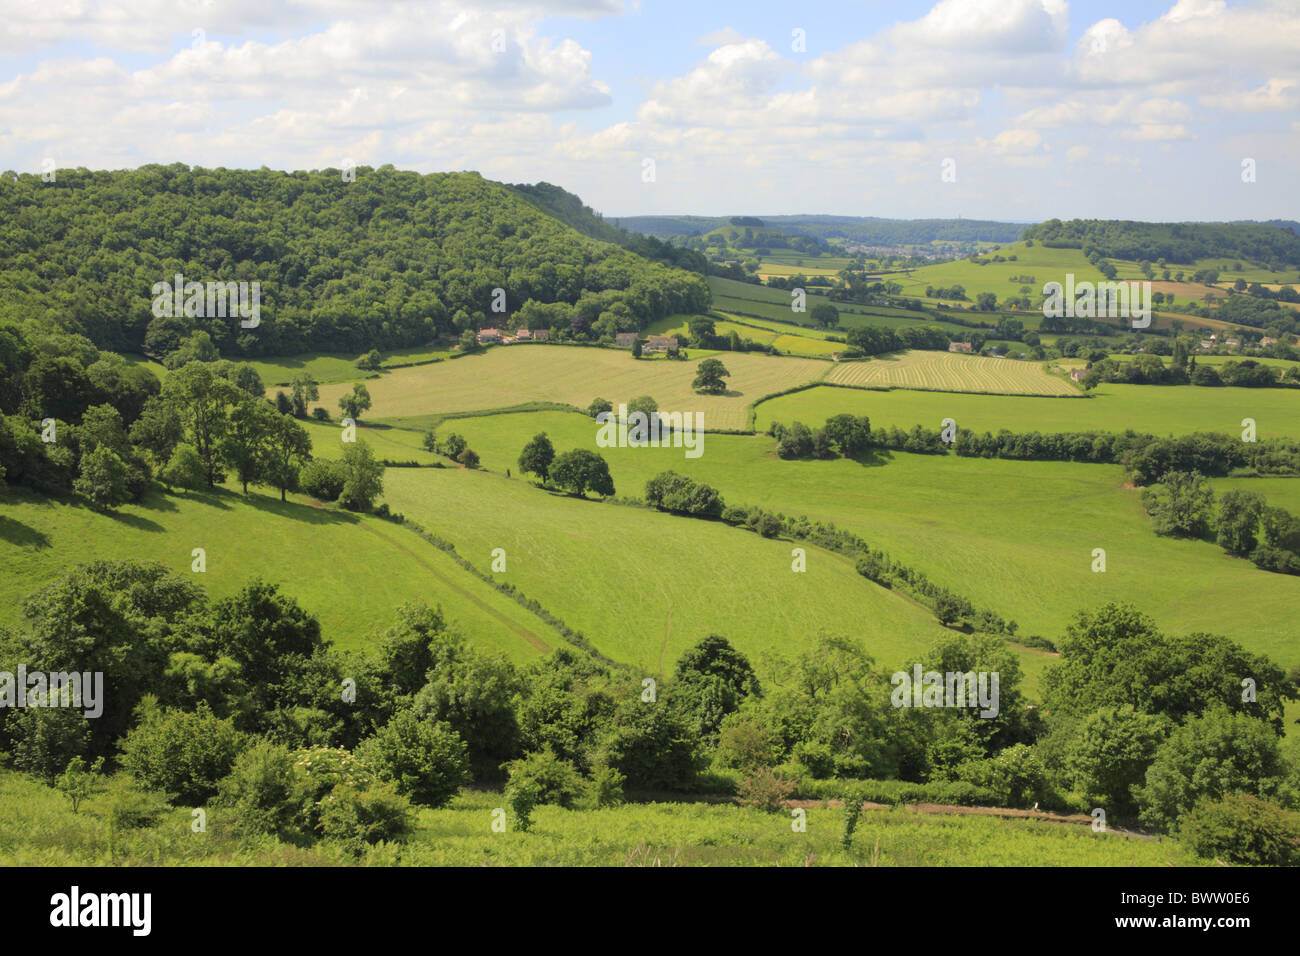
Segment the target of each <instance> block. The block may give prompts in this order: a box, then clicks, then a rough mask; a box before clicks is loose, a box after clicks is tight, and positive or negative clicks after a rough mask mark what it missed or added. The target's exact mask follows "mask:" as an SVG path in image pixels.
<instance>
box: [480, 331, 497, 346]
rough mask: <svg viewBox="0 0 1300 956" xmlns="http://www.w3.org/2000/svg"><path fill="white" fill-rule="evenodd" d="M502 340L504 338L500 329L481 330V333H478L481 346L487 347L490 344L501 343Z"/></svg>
mask: <svg viewBox="0 0 1300 956" xmlns="http://www.w3.org/2000/svg"><path fill="white" fill-rule="evenodd" d="M501 338H502V336H501V330H500V329H479V333H478V344H479V345H486V344H487V343H489V342H500V341H501Z"/></svg>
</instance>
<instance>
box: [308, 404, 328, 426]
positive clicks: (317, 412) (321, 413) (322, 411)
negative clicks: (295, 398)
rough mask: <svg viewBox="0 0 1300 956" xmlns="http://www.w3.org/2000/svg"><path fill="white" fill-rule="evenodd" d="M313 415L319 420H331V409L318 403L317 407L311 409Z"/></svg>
mask: <svg viewBox="0 0 1300 956" xmlns="http://www.w3.org/2000/svg"><path fill="white" fill-rule="evenodd" d="M311 417H312V418H314V419H316V421H318V422H327V421H329V420H330V413H329V409H327V408H324V407H323V406H319V405H318V406H317V407H316V408H313V409H312V410H311Z"/></svg>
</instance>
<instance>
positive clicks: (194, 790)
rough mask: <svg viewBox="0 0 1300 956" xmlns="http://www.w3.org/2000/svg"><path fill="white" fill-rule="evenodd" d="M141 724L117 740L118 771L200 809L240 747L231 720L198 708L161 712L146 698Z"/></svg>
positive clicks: (204, 707)
mask: <svg viewBox="0 0 1300 956" xmlns="http://www.w3.org/2000/svg"><path fill="white" fill-rule="evenodd" d="M138 713H139V714H140V721H139V723H138V724H136V726H135V728H134V729H133V730H131V731H130V733H128V734H127V735H126V737H125V738H124V739H123V740H122V758H121V763H122V769H124V770H125V771H126V772H127V773H129V774H130V775H131V776H132V777H134V778H135V779H136V780H138V781H139V782H140V783H141V785H143V786H144V787H146V788H148V789H150V790H156V791H159V792H162V793H167V794H173V795H174V797H175V799H176V800H178V801H179V802H181V803H187V804H190V805H192V806H199V805H201V804H203V803H204V802H206V801H207V800H208V798H210V797H212V796H213V795H214V794H215V793H216V792H217V785H218V783H219V782H220V780H221V778H223V777H225V776H226V775H228V774H229V773H230V771H231V768H232V767H233V766H234V764H235V758H236V757H238V756H239V753H240V751H241V750H243V748H244V746H245V741H244V735H243V734H241V733H240V732H239V731H238V730H236V729H235V725H234V723H233V721H231V720H228V719H227V720H222V719H220V718H218V717H217V716H216V715H215V714H213V713H212V711H211V710H210V709H209V708H208V705H207V703H206V702H200V703H199V705H198V708H197V709H196V710H194V711H193V712H188V711H183V710H174V709H164V708H160V707H158V705H157V701H156V700H155V699H154V698H152V697H147V698H145V700H144V702H143V703H141V705H140V708H139V711H138Z"/></svg>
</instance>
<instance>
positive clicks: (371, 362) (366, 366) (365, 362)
mask: <svg viewBox="0 0 1300 956" xmlns="http://www.w3.org/2000/svg"><path fill="white" fill-rule="evenodd" d="M382 361H383V360H382V359H381V358H380V357H379V350H378V349H371V350H370V351H369V352H367V353H366V354H365V355H363V356H361V357H360V358H359V359H357V362H356V365H357V368H359V369H361V370H362V371H365V372H377V371H379V368H380V365H381V363H382Z"/></svg>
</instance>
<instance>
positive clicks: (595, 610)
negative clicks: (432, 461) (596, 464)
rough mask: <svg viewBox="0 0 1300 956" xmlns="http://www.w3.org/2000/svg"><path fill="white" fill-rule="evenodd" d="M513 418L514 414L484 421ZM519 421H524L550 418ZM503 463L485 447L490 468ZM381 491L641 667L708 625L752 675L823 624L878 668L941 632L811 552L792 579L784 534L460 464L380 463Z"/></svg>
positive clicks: (607, 650)
mask: <svg viewBox="0 0 1300 956" xmlns="http://www.w3.org/2000/svg"><path fill="white" fill-rule="evenodd" d="M511 417H516V418H517V417H521V416H493V417H492V419H491V420H492V421H494V422H498V423H500V422H502V421H504V419H506V418H511ZM522 417H523V418H525V419H527V421H526V422H525V423H524V427H525V428H531V427H532V425H533V424H535V423H536V422H535V421H534V420H535V419H539V418H543V417H550V416H549V415H547V414H546V413H538V414H536V415H528V416H522ZM572 417H573V419H574V420H575V421H578V422H581V421H582V419H581V418H580V417H579V416H577V415H573V416H572ZM488 420H489V419H466V420H464V421H463V422H457V423H456V428H457V430H458V431H463V433H464V434H466V435H467V436H474V437H472V438H471V447H477V445H476V444H475V443H476V442H479V443H482V442H481V441H480V438H481V436H482V433H481V432H480V431H477V430H475V429H476V426H478V425H479V424H481V423H482V422H485V421H488ZM587 421H588V422H589V421H590V419H588V420H587ZM462 425H463V426H465V427H464V428H463V429H462V428H461V426H462ZM538 430H540V427H539V429H538ZM528 434H529V435H531V434H532V432H531V431H529V432H528ZM590 434H591V433H589V435H590ZM557 437H558V436H557ZM525 440H526V439H525ZM589 440H590V438H589ZM512 444H513V440H512ZM519 444H520V445H522V442H520V443H519ZM567 446H568V443H567V441H562V442H560V443H559V444H558V447H559V448H560V449H561V450H563V449H564V448H565V447H567ZM485 447H486V446H485ZM678 453H679V454H680V449H679V450H678ZM517 454H518V448H515V450H514V455H517ZM505 464H506V460H505V456H504V453H497V454H495V456H494V458H493V464H492V466H491V467H494V468H497V467H501V466H503V465H505ZM513 465H514V462H513V461H510V462H509V466H513ZM615 480H616V482H617V480H618V479H617V477H616V479H615ZM625 490H626V491H627V492H631V493H635V494H638V495H639V494H640V491H641V489H640V488H639V487H637V488H633V487H628V488H626V489H625ZM384 498H385V500H386V501H387V502H388V503H389V506H390V507H391V508H392V509H393V510H394V511H397V512H400V513H402V514H404V515H405V516H406V517H408V518H410V519H412V520H414V521H416V522H418V523H419V524H421V525H423V526H424V527H426V528H429V529H431V530H432V529H436V531H437V533H438V534H439V535H441V536H442V537H444V538H446V539H448V540H450V541H451V542H452V543H453V544H455V545H456V549H457V551H459V552H460V553H461V554H462V555H464V556H465V557H467V558H468V559H469V560H470V561H472V562H473V563H474V564H475V565H477V566H478V567H480V568H482V569H484V570H486V569H488V568H489V567H490V565H491V555H492V550H493V549H494V548H504V549H505V551H506V562H507V563H506V567H507V571H506V573H504V574H502V575H500V578H501V580H503V581H506V582H508V583H510V584H512V585H514V586H515V587H517V588H518V589H519V590H521V591H523V592H524V593H525V594H527V595H528V596H529V597H531V598H535V599H536V600H538V601H540V602H541V604H542V605H543V606H544V607H546V608H547V609H548V610H549V611H551V613H553V614H555V615H556V616H558V617H559V618H560V619H562V620H563V621H564V622H565V623H566V624H568V625H569V626H570V627H572V628H574V629H576V630H578V631H581V632H582V633H583V634H584V635H585V636H586V638H587V639H588V640H589V641H591V643H592V644H593V645H594V646H595V647H596V648H597V649H598V650H600V651H601V652H602V653H604V654H605V655H607V656H609V657H611V658H614V659H615V660H618V661H622V662H624V663H627V664H631V665H633V666H635V667H636V668H638V669H639V670H641V671H644V672H645V673H647V674H659V673H663V672H664V671H665V670H666V669H670V668H671V666H672V664H673V663H674V662H675V661H676V659H677V657H678V655H679V654H680V653H681V652H682V651H683V650H685V649H686V648H687V647H689V646H691V645H692V644H695V643H696V642H697V641H699V640H700V639H701V638H703V637H705V636H707V635H708V634H711V633H717V634H721V635H722V636H723V637H726V638H727V640H729V641H731V643H732V644H733V645H735V646H736V647H737V648H738V649H739V650H741V651H742V652H744V653H745V654H747V655H749V656H750V658H751V660H754V661H755V662H756V663H758V664H759V667H760V672H761V670H762V667H761V661H762V658H763V655H764V653H765V652H770V651H783V652H787V653H790V652H795V651H797V650H799V649H801V648H803V647H806V646H808V645H809V644H811V642H812V640H813V639H815V638H816V637H817V635H818V633H819V632H822V631H825V632H827V633H832V634H848V635H849V636H852V637H855V638H858V639H861V640H862V641H863V643H864V644H865V645H866V646H867V647H868V649H869V650H870V651H871V653H872V654H873V656H875V658H876V660H877V661H878V662H881V663H882V664H886V665H892V664H897V663H900V662H902V661H903V660H904V658H906V657H907V655H909V654H912V653H915V652H917V651H920V650H923V649H925V648H926V647H928V646H930V644H932V643H933V642H934V641H935V640H936V639H937V638H938V637H939V636H940V635H941V634H942V628H941V627H940V626H939V625H938V624H937V623H936V622H935V621H934V619H933V618H932V617H931V615H930V614H929V612H928V611H926V610H925V609H923V608H920V607H918V606H916V605H914V604H912V603H911V602H910V601H908V600H906V599H905V598H903V597H902V596H900V595H897V594H894V593H892V592H890V591H888V590H886V589H884V588H881V587H878V586H877V585H875V584H872V583H870V582H868V581H867V580H866V579H865V578H863V577H861V576H860V575H859V574H858V573H857V572H856V571H855V570H854V568H853V565H852V563H851V562H850V561H849V560H848V559H847V558H844V557H840V556H838V555H834V554H830V553H827V552H822V551H820V550H818V549H814V548H809V549H808V552H809V554H808V570H807V571H806V572H804V573H795V572H794V571H792V570H791V561H792V559H791V543H790V542H788V541H777V540H767V539H764V538H761V537H759V536H758V535H756V534H753V533H750V532H747V531H741V530H738V529H735V528H731V527H728V526H727V525H724V524H722V523H721V522H709V521H699V520H696V519H692V518H682V517H675V516H672V515H667V514H661V513H659V512H656V511H652V510H650V509H645V508H637V507H626V506H621V505H616V504H613V503H608V502H606V503H602V502H599V501H596V500H594V499H592V500H587V501H580V500H578V499H575V498H572V497H569V496H567V495H563V494H559V493H553V492H548V491H543V490H540V489H538V488H536V487H533V485H532V484H531V483H530V482H529V481H527V480H526V479H524V478H522V477H519V476H518V475H516V476H515V477H514V478H510V479H507V478H506V477H505V476H504V474H503V473H500V472H498V473H491V474H488V473H484V472H471V471H465V470H461V469H428V468H421V469H393V470H390V471H389V472H388V473H387V475H385V478H384ZM723 572H725V573H723Z"/></svg>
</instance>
